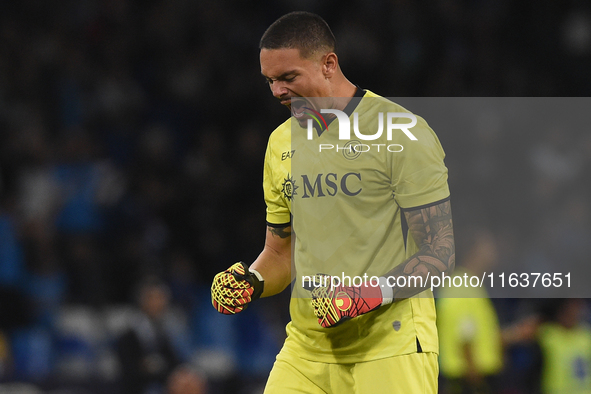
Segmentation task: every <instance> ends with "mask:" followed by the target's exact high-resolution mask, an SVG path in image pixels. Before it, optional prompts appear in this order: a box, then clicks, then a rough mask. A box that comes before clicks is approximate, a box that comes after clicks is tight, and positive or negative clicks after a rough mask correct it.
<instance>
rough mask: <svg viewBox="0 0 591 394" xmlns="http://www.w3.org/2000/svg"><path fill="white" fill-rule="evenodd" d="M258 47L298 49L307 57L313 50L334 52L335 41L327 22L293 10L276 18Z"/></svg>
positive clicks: (310, 14) (335, 48)
mask: <svg viewBox="0 0 591 394" xmlns="http://www.w3.org/2000/svg"><path fill="white" fill-rule="evenodd" d="M259 49H299V50H300V55H301V56H302V57H304V58H308V57H310V56H311V55H313V54H314V53H315V52H318V51H320V50H326V51H330V52H336V50H337V42H336V40H335V38H334V34H332V31H331V30H330V27H329V26H328V23H326V21H325V20H324V19H322V18H321V17H320V16H318V15H316V14H313V13H311V12H306V11H294V12H290V13H289V14H286V15H283V16H282V17H281V18H279V19H277V20H276V21H275V22H273V24H272V25H271V26H269V28H268V29H267V31H265V34H263V37H262V38H261V42H260V43H259Z"/></svg>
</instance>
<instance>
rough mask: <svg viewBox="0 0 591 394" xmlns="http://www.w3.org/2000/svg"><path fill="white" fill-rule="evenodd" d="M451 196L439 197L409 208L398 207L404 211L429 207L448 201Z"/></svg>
mask: <svg viewBox="0 0 591 394" xmlns="http://www.w3.org/2000/svg"><path fill="white" fill-rule="evenodd" d="M450 198H451V196H447V197H446V198H444V199H441V200H439V201H435V202H430V203H429V204H423V205H419V206H416V207H410V208H402V207H400V209H401V210H402V211H404V212H408V211H416V210H417V209H425V208H429V207H433V206H435V205H439V204H441V203H444V202H446V201H449V199H450Z"/></svg>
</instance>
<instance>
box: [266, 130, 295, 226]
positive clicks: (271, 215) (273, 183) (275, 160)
mask: <svg viewBox="0 0 591 394" xmlns="http://www.w3.org/2000/svg"><path fill="white" fill-rule="evenodd" d="M274 153H275V152H274V151H273V146H272V142H271V139H270V140H269V143H268V144H267V152H266V154H265V165H264V170H263V191H264V196H265V204H267V224H269V225H270V226H273V225H277V226H281V225H285V224H289V223H290V220H291V215H290V209H289V206H288V204H287V202H286V201H285V197H284V195H283V194H284V193H283V192H282V191H281V183H280V182H281V175H280V174H278V173H277V172H276V171H274V168H276V167H278V166H281V167H283V166H284V164H283V163H281V160H280V158H279V157H278V156H277V155H275V154H274Z"/></svg>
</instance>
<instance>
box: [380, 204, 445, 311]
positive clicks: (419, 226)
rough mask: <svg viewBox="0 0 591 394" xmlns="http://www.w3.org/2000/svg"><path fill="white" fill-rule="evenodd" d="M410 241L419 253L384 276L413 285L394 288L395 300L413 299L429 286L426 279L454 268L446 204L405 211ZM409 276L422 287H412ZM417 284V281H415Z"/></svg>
mask: <svg viewBox="0 0 591 394" xmlns="http://www.w3.org/2000/svg"><path fill="white" fill-rule="evenodd" d="M404 215H405V217H406V221H407V223H408V227H409V232H410V235H411V237H412V239H413V240H414V241H415V243H416V244H417V246H418V247H419V251H418V252H417V253H415V254H414V255H413V256H411V257H410V258H409V259H408V260H406V261H404V262H403V263H402V264H400V265H398V266H396V267H395V268H394V269H393V270H391V271H390V272H388V273H387V274H386V275H384V276H392V277H399V276H405V277H407V281H406V282H407V283H411V284H412V285H413V286H407V287H397V286H396V287H393V288H392V290H393V295H394V300H399V299H402V298H408V297H412V296H413V295H415V294H418V293H420V292H421V291H423V290H425V289H427V288H428V287H429V283H427V276H428V275H429V276H434V275H441V273H442V272H446V273H447V274H450V273H451V272H452V271H453V269H454V267H455V244H454V233H453V223H452V218H451V206H450V203H449V201H445V202H442V203H440V204H437V205H433V206H430V207H427V208H420V209H415V210H411V211H405V212H404ZM410 276H420V277H422V278H423V280H422V282H423V286H422V287H415V286H414V284H415V282H414V281H409V280H408V277H410ZM417 284H420V281H418V280H417Z"/></svg>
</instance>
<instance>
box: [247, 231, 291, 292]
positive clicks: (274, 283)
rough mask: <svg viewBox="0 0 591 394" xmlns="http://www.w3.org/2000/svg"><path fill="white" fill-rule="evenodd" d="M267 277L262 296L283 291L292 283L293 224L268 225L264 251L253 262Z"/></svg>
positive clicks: (252, 266) (265, 277) (264, 276)
mask: <svg viewBox="0 0 591 394" xmlns="http://www.w3.org/2000/svg"><path fill="white" fill-rule="evenodd" d="M251 268H254V269H256V270H257V271H258V272H259V273H260V274H261V276H262V277H263V278H264V279H265V288H264V291H263V294H262V297H269V296H272V295H275V294H278V293H281V292H282V291H283V290H284V289H285V288H286V287H287V286H289V284H290V283H291V226H287V227H271V226H267V236H266V238H265V247H264V248H263V251H262V252H261V254H260V255H259V257H257V259H256V260H255V261H254V263H252V265H251Z"/></svg>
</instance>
